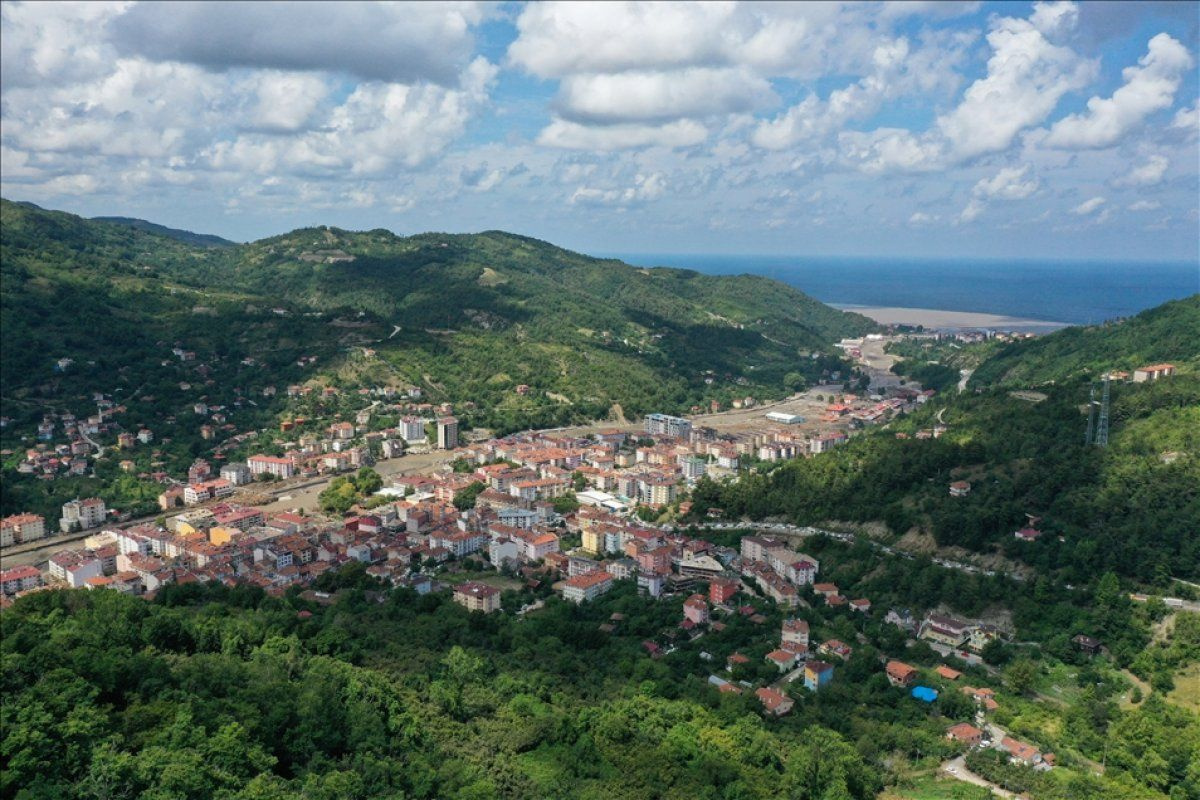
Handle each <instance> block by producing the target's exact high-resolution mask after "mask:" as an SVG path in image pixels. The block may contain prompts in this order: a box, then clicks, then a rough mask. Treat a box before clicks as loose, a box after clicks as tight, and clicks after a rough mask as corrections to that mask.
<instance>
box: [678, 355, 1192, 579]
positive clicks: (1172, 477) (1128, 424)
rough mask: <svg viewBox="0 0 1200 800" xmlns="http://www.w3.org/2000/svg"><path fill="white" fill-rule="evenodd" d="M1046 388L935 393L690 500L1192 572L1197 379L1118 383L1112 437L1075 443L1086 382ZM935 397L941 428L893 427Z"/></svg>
mask: <svg viewBox="0 0 1200 800" xmlns="http://www.w3.org/2000/svg"><path fill="white" fill-rule="evenodd" d="M1045 392H1046V394H1047V397H1046V399H1044V400H1042V401H1040V402H1034V401H1026V400H1019V399H1016V398H1013V397H1012V396H1010V395H1009V394H1008V393H1007V392H1006V391H1004V390H993V391H990V392H985V393H982V394H974V393H970V394H967V395H963V396H957V397H953V396H952V397H949V398H944V399H943V403H944V405H942V404H941V403H937V404H934V406H936V407H929V408H926V409H924V410H922V411H920V412H918V413H916V414H914V415H912V416H911V417H909V418H906V419H903V420H901V421H899V422H896V423H894V424H893V425H892V426H890V427H889V428H888V429H885V430H880V431H876V432H871V433H869V434H867V435H865V436H861V437H857V438H855V439H852V440H851V441H850V443H849V444H848V445H846V446H845V447H842V448H840V449H838V450H837V451H835V452H833V453H831V454H827V455H823V456H821V457H818V458H813V459H804V460H798V461H792V462H788V463H786V464H781V465H779V466H777V467H776V468H774V469H771V470H764V471H761V472H760V473H759V474H756V475H751V476H747V477H745V478H743V479H742V480H740V481H739V482H737V483H715V482H713V481H708V480H703V481H701V482H700V484H699V485H698V486H697V488H696V490H695V492H694V493H693V501H694V502H693V511H694V513H695V514H697V515H702V514H704V513H705V512H706V510H707V509H708V508H720V509H722V510H723V511H724V512H725V513H726V514H727V515H728V516H732V517H735V518H736V517H743V516H744V517H749V518H751V519H763V518H767V517H775V516H780V517H785V518H787V519H789V520H791V521H794V522H797V523H801V524H814V523H818V522H821V521H825V520H847V521H856V522H867V521H873V520H880V521H883V522H885V523H886V524H887V525H888V527H889V528H890V529H891V530H892V532H893V533H894V534H896V535H900V534H904V533H906V532H907V531H909V530H910V529H912V528H914V527H915V528H918V529H920V530H923V531H926V532H928V533H930V534H932V536H933V537H934V538H935V539H936V541H937V543H938V544H940V545H944V546H958V547H964V548H967V549H970V550H979V551H985V552H992V551H995V552H999V553H1001V554H1003V555H1005V556H1007V557H1009V558H1013V559H1016V560H1019V561H1023V562H1024V563H1026V564H1029V565H1031V566H1033V567H1036V568H1037V569H1038V570H1039V571H1040V572H1041V573H1042V574H1046V575H1054V576H1057V577H1059V578H1061V579H1063V580H1066V581H1070V582H1077V583H1086V582H1088V581H1090V580H1094V579H1095V577H1096V576H1098V575H1100V574H1102V573H1104V572H1106V571H1110V570H1111V571H1113V572H1115V573H1117V574H1118V575H1121V576H1124V577H1127V578H1132V579H1134V580H1137V581H1141V582H1144V583H1150V584H1155V585H1158V586H1163V587H1165V586H1166V585H1167V582H1168V580H1169V578H1170V577H1171V576H1175V577H1183V578H1190V579H1194V578H1195V577H1196V576H1197V575H1200V540H1198V539H1197V538H1196V536H1195V535H1194V534H1195V531H1196V529H1197V522H1198V521H1200V494H1198V493H1197V488H1196V487H1198V486H1200V433H1198V431H1200V378H1198V377H1197V376H1196V375H1194V374H1193V375H1178V376H1176V377H1175V378H1173V379H1171V380H1163V381H1158V382H1155V383H1149V384H1129V385H1114V387H1113V389H1112V414H1111V416H1112V425H1111V434H1110V446H1109V447H1108V448H1097V447H1095V446H1088V445H1085V444H1084V442H1083V438H1084V437H1083V433H1084V430H1085V427H1086V417H1085V415H1084V413H1083V412H1082V411H1081V404H1084V403H1086V400H1087V394H1086V387H1084V386H1081V385H1079V384H1071V385H1067V386H1050V387H1045ZM939 410H942V411H943V413H942V418H943V419H944V420H945V421H946V423H947V424H948V426H949V428H948V431H947V432H946V434H945V435H944V436H942V437H941V438H939V439H927V440H917V439H914V438H907V439H897V438H896V436H895V433H897V432H908V433H910V434H911V433H913V432H915V431H916V430H917V429H920V428H922V427H928V426H932V424H933V422H934V417H935V416H936V414H937V413H938V411H939ZM1164 452H1175V453H1177V454H1178V455H1177V457H1167V458H1164V457H1163V453H1164ZM958 479H967V480H969V481H970V483H971V487H972V488H971V493H970V495H969V496H967V497H963V498H955V497H950V496H949V493H948V490H947V487H948V484H949V483H950V482H951V481H954V480H958ZM1026 514H1033V515H1036V516H1040V517H1042V521H1041V522H1040V523H1039V528H1040V529H1041V530H1042V531H1043V533H1044V535H1043V536H1042V538H1041V539H1039V540H1038V541H1037V542H1021V541H1017V540H1015V539H1014V538H1013V532H1014V531H1016V530H1017V529H1019V528H1021V527H1023V526H1024V525H1025V524H1026Z"/></svg>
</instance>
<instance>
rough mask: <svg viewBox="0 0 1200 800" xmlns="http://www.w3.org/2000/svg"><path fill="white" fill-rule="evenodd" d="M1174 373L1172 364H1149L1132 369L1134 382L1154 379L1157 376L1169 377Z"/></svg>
mask: <svg viewBox="0 0 1200 800" xmlns="http://www.w3.org/2000/svg"><path fill="white" fill-rule="evenodd" d="M1174 374H1175V365H1174V364H1151V365H1150V366H1148V367H1138V368H1137V369H1135V370H1134V371H1133V382H1134V383H1145V382H1146V381H1156V380H1158V379H1159V378H1169V377H1170V376H1172V375H1174Z"/></svg>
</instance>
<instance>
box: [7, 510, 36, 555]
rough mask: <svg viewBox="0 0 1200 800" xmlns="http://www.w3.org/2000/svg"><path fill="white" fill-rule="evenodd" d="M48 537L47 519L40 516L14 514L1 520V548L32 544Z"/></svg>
mask: <svg viewBox="0 0 1200 800" xmlns="http://www.w3.org/2000/svg"><path fill="white" fill-rule="evenodd" d="M45 536H46V518H45V517H42V516H40V515H38V514H30V513H28V512H26V513H24V514H13V515H12V516H11V517H5V518H4V519H3V520H0V547H8V546H9V545H14V544H21V543H22V542H32V541H35V540H37V539H42V538H45Z"/></svg>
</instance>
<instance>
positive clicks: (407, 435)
mask: <svg viewBox="0 0 1200 800" xmlns="http://www.w3.org/2000/svg"><path fill="white" fill-rule="evenodd" d="M399 431H400V438H401V439H403V440H404V441H405V442H407V443H408V444H413V443H414V442H424V441H425V440H426V437H425V420H423V419H421V418H420V417H403V418H401V420H400V427H399Z"/></svg>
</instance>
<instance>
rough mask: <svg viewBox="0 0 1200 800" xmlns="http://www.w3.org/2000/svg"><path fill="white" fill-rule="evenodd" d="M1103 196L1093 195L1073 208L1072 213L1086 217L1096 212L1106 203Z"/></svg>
mask: <svg viewBox="0 0 1200 800" xmlns="http://www.w3.org/2000/svg"><path fill="white" fill-rule="evenodd" d="M1104 203H1105V199H1104V198H1103V197H1093V198H1092V199H1090V200H1084V201H1083V202H1082V203H1080V204H1079V205H1077V206H1075V207H1074V208H1072V209H1071V213H1072V214H1075V215H1077V216H1080V217H1086V216H1087V215H1088V214H1092V213H1094V212H1095V211H1096V210H1097V209H1099V208H1100V206H1102V205H1104Z"/></svg>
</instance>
